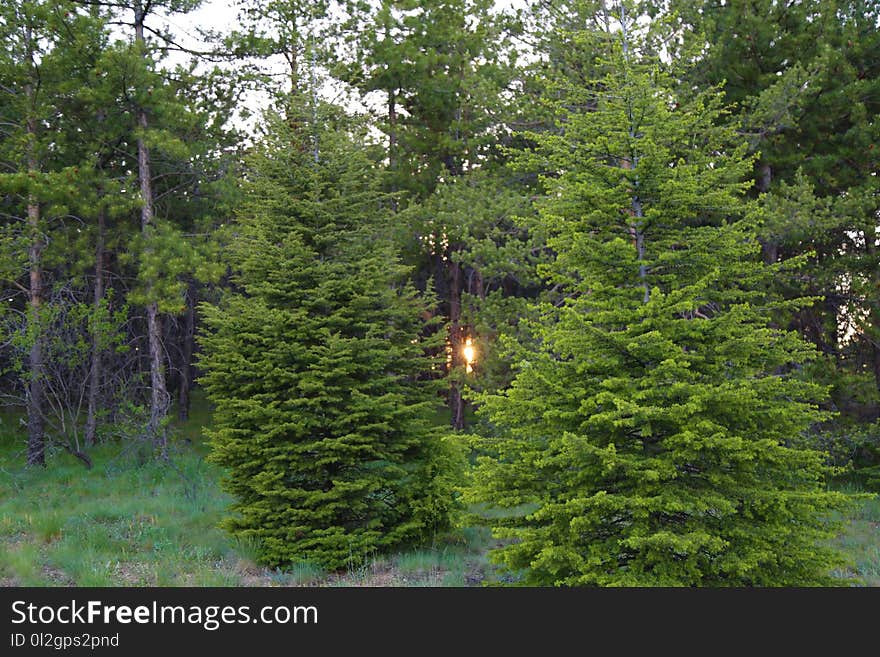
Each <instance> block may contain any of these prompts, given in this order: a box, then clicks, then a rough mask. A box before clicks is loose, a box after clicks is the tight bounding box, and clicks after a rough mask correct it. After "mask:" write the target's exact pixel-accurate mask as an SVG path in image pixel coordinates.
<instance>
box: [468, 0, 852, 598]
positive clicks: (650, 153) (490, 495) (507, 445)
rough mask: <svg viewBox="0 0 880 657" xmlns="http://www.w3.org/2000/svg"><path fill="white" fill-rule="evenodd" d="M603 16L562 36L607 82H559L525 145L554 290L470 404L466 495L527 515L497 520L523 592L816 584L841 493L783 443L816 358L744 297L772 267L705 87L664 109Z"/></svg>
mask: <svg viewBox="0 0 880 657" xmlns="http://www.w3.org/2000/svg"><path fill="white" fill-rule="evenodd" d="M618 10H619V11H621V13H620V14H617V15H616V16H614V17H610V16H607V15H606V17H605V18H606V19H607V22H606V30H604V31H598V32H595V33H593V32H585V31H582V32H576V33H574V34H572V35H571V38H572V39H575V40H576V41H577V42H578V43H579V44H580V45H583V44H584V43H585V42H590V43H591V44H592V48H593V49H594V52H597V53H600V54H601V55H600V56H599V57H597V59H598V60H599V61H597V63H596V65H597V69H596V70H604V71H605V73H604V74H603V76H602V77H601V78H600V79H597V80H596V81H595V82H594V83H593V84H589V85H584V84H575V83H572V82H568V83H566V82H560V83H558V86H557V88H556V89H555V91H557V92H558V93H557V94H555V98H556V99H558V100H555V101H554V105H553V106H554V108H555V110H556V112H557V116H558V121H559V123H558V125H559V128H560V130H559V132H558V134H550V133H543V134H535V135H532V138H533V139H534V140H535V141H536V142H537V144H538V148H537V149H536V150H535V151H534V152H533V153H532V154H531V155H529V156H528V158H529V159H533V158H537V160H538V161H540V163H542V164H543V166H544V167H545V170H548V169H549V170H552V171H553V172H554V173H553V174H552V175H551V176H548V178H547V181H546V182H547V185H548V191H549V193H548V196H547V198H546V201H545V202H544V203H543V205H542V206H541V208H540V216H541V221H542V224H543V228H544V229H545V230H546V231H547V232H548V233H549V234H550V235H551V237H550V242H549V245H550V246H551V247H552V249H553V250H554V251H555V253H556V254H557V256H556V259H555V260H554V262H553V264H552V265H551V266H549V267H547V268H546V270H545V274H546V276H547V278H548V279H549V281H550V282H551V283H552V284H554V285H556V286H558V289H559V290H560V292H561V293H562V297H561V300H560V301H559V303H557V304H547V305H545V306H543V307H541V308H540V311H541V312H542V319H541V321H540V322H539V323H537V324H536V325H535V326H534V327H533V330H534V332H535V334H536V335H537V336H538V337H539V343H540V348H539V349H538V350H537V351H532V352H531V353H529V352H528V351H526V350H523V351H522V352H521V354H520V355H519V359H518V372H517V375H516V378H515V380H514V381H513V384H512V385H511V387H510V388H509V389H508V390H507V391H505V392H504V393H502V394H498V395H484V396H482V397H481V398H480V401H481V402H482V409H481V412H482V414H483V415H484V416H486V418H487V419H488V421H489V425H490V426H492V427H494V431H493V432H492V434H493V435H484V436H483V437H482V438H479V439H477V441H476V442H477V444H478V446H479V447H480V448H481V449H482V450H484V456H482V457H481V458H480V460H479V463H478V467H477V470H476V473H475V479H474V485H473V486H472V488H471V490H470V493H469V496H470V499H471V501H473V502H479V503H483V504H487V505H490V506H493V507H501V508H507V509H513V508H515V507H518V508H519V509H520V510H522V509H526V510H527V512H521V513H513V512H511V513H510V514H509V515H507V516H505V517H503V518H501V519H499V520H498V521H497V523H496V526H495V531H496V532H497V534H498V535H499V536H502V537H505V538H508V539H514V540H512V541H511V542H510V543H509V544H507V545H506V546H504V547H502V548H500V549H498V550H496V551H495V552H494V557H495V558H496V559H497V560H498V561H500V562H502V563H503V564H505V565H506V566H507V567H509V568H511V569H514V570H519V569H522V570H523V571H524V573H525V574H524V580H523V581H524V582H525V583H527V584H541V585H599V586H607V585H631V586H642V585H668V586H672V585H674V586H679V585H681V586H687V585H701V586H725V585H764V586H769V585H813V584H821V583H826V582H829V581H831V580H830V575H829V570H830V567H831V565H832V564H833V563H834V561H835V555H834V553H833V552H832V551H831V550H829V549H828V548H826V547H823V545H822V539H825V538H827V537H829V536H831V535H832V532H833V524H832V523H831V521H830V520H829V512H830V511H831V510H832V509H834V508H837V507H838V506H840V505H842V504H843V503H844V497H843V496H842V495H839V494H835V493H830V492H827V491H826V489H825V488H824V485H823V476H824V474H825V470H824V466H823V464H822V459H821V455H820V454H818V453H814V452H812V451H804V450H799V449H794V448H792V447H790V446H788V443H787V441H788V440H789V439H791V438H793V437H796V436H797V435H798V434H799V433H800V432H802V431H804V430H805V429H806V428H807V427H808V426H810V424H811V423H812V422H814V421H815V420H816V418H817V410H816V407H815V405H814V403H813V400H815V399H816V398H817V397H819V396H820V395H821V394H822V393H823V390H822V389H821V388H820V387H819V386H817V385H815V384H812V383H809V382H805V381H802V380H799V379H798V378H796V377H794V376H790V375H789V372H791V371H792V369H793V368H792V365H793V364H797V363H801V362H803V361H805V360H807V359H809V358H810V357H811V356H812V355H813V349H812V348H810V347H808V346H807V345H806V344H805V343H804V342H802V341H801V340H800V339H799V338H798V337H797V336H796V335H795V334H793V333H790V332H785V331H783V330H779V329H774V328H773V327H772V326H771V323H770V321H769V319H768V318H769V317H770V311H771V310H772V309H773V308H774V305H775V304H774V302H773V301H772V300H771V299H769V298H766V295H763V294H762V293H761V292H759V290H761V289H766V286H765V285H763V284H764V283H765V282H766V278H767V277H768V276H772V275H773V272H774V271H775V270H776V268H777V267H778V266H777V267H774V266H770V265H764V264H761V262H760V258H759V255H758V250H759V247H758V245H757V241H756V234H757V233H756V226H755V219H754V217H750V216H749V213H748V212H747V211H746V209H747V207H748V206H747V205H746V204H745V202H744V201H743V200H742V195H743V192H744V191H745V188H746V185H744V184H742V183H741V182H740V181H742V180H744V179H745V178H746V177H747V174H748V172H749V171H750V168H751V166H752V164H751V161H750V160H749V159H748V158H746V157H745V155H744V152H745V147H744V146H737V145H736V142H737V140H736V138H735V135H734V134H733V133H732V131H730V130H727V129H725V128H723V127H719V124H720V123H721V122H720V121H719V119H720V118H721V117H722V116H723V114H724V110H723V107H722V106H721V101H720V100H719V97H718V94H717V92H716V90H714V89H708V90H706V91H705V92H704V93H703V94H701V95H699V96H697V97H696V98H695V99H694V100H693V101H691V102H689V103H688V104H687V105H684V104H682V105H681V106H679V105H677V104H676V102H675V98H673V97H672V93H671V92H670V91H669V89H670V85H669V83H668V81H667V80H666V78H665V76H664V74H663V73H662V72H661V65H660V63H659V62H652V61H651V59H650V57H647V56H646V51H649V50H650V48H649V46H650V44H649V43H647V42H646V41H643V40H639V41H641V43H639V42H637V39H636V37H635V34H634V32H635V30H636V29H637V24H636V23H635V21H633V20H631V18H630V17H629V16H627V15H626V13H625V12H623V11H622V10H620V8H619V7H618ZM655 52H656V51H655ZM569 80H571V78H569ZM739 141H741V140H739ZM534 165H535V162H531V163H530V166H534ZM486 434H488V432H486ZM520 505H523V506H520Z"/></svg>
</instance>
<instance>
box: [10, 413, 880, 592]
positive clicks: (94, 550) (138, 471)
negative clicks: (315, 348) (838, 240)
mask: <svg viewBox="0 0 880 657" xmlns="http://www.w3.org/2000/svg"><path fill="white" fill-rule="evenodd" d="M207 421H208V413H207V410H206V409H203V408H200V409H196V411H195V412H194V413H193V416H192V417H191V419H190V421H189V422H188V423H186V424H184V425H179V426H177V427H175V428H174V436H175V440H174V450H173V456H172V463H173V464H174V466H173V467H168V466H167V465H166V464H161V463H156V462H149V461H148V462H145V463H144V462H138V460H137V458H136V455H134V454H128V453H126V452H125V451H124V450H121V449H120V448H119V447H115V446H111V445H105V446H101V447H99V448H96V449H94V450H92V451H91V452H90V455H91V456H92V459H93V461H94V467H93V468H92V469H90V470H86V469H85V467H84V466H83V464H82V462H80V461H79V460H77V459H76V458H74V457H72V456H70V455H69V454H67V453H64V452H60V453H57V454H53V455H52V457H51V467H49V468H47V469H45V470H44V469H39V468H25V467H23V465H22V464H23V462H24V445H23V441H22V440H21V433H22V431H21V428H20V427H19V426H18V421H17V420H16V419H14V418H10V417H7V416H2V417H0V586H69V585H75V586H479V585H482V584H485V583H491V582H493V581H497V580H498V577H499V575H498V573H497V571H496V569H495V568H494V566H493V565H492V564H490V562H489V560H488V558H487V556H486V555H487V552H488V550H489V549H491V547H493V545H496V544H497V541H495V540H494V539H492V537H491V535H490V532H489V530H488V528H486V527H462V528H459V529H457V530H455V531H451V532H449V533H448V534H447V535H445V536H442V537H438V538H437V539H435V541H434V543H433V544H432V545H430V546H426V547H424V548H422V549H419V550H415V551H409V552H402V553H399V554H395V555H391V556H387V557H377V558H375V559H373V560H371V561H370V562H369V563H368V564H366V565H359V566H357V567H354V568H351V569H349V570H348V571H345V572H340V573H326V572H322V571H321V570H319V569H317V568H314V567H312V566H310V565H308V564H301V565H299V566H295V567H293V568H290V569H288V570H285V571H279V570H270V569H266V568H263V567H260V566H258V565H257V563H256V560H255V558H254V549H253V546H252V545H248V544H246V543H243V542H240V541H236V540H235V539H232V538H231V537H229V536H228V535H227V534H226V533H225V532H223V531H222V530H220V529H218V528H217V523H218V522H219V520H220V518H221V517H222V516H223V514H224V512H225V508H226V506H227V504H228V503H229V497H228V496H227V495H226V494H225V493H223V492H222V491H221V490H220V488H219V478H220V471H219V469H218V468H217V467H216V466H213V465H211V464H209V463H207V462H205V460H204V456H205V454H206V452H207V448H206V446H205V444H204V442H203V439H202V437H201V436H200V427H201V426H203V425H204V423H205V422H207ZM837 543H838V545H839V546H840V547H841V548H842V549H843V550H844V552H845V553H846V554H847V556H848V557H849V559H850V561H851V566H850V567H849V568H848V569H847V570H846V571H841V572H840V573H839V575H840V576H841V577H842V578H845V579H847V580H851V581H857V582H860V583H861V584H863V585H867V586H880V499H878V498H877V497H875V498H874V499H868V500H863V501H861V502H860V503H859V506H858V507H857V509H856V510H855V512H854V513H853V514H852V516H851V517H850V519H849V522H848V525H847V529H846V532H845V533H844V534H843V535H841V536H840V537H839V538H838V540H837Z"/></svg>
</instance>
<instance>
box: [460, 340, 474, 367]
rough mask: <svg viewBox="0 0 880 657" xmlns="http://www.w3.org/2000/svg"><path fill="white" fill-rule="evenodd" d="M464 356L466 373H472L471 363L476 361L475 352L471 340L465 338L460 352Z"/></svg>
mask: <svg viewBox="0 0 880 657" xmlns="http://www.w3.org/2000/svg"><path fill="white" fill-rule="evenodd" d="M461 353H462V354H463V355H464V362H465V364H466V366H467V371H468V372H473V371H474V368H473V363H474V361H475V360H476V359H477V350H476V349H475V348H474V343H473V340H471V339H470V338H467V339H466V340H465V341H464V349H462V352H461Z"/></svg>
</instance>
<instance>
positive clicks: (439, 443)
mask: <svg viewBox="0 0 880 657" xmlns="http://www.w3.org/2000/svg"><path fill="white" fill-rule="evenodd" d="M324 118H326V117H324ZM302 123H304V122H295V123H294V125H293V126H291V122H290V121H281V120H278V121H276V122H274V123H273V124H272V134H271V136H270V137H268V138H267V140H266V142H265V143H264V144H263V146H262V147H261V148H260V149H258V151H257V153H256V154H255V155H254V157H253V159H252V161H251V163H250V164H251V166H250V169H249V171H248V174H247V179H248V184H247V190H246V191H247V194H246V199H247V200H246V203H245V205H244V207H243V208H242V210H241V212H240V213H239V217H238V222H237V224H236V225H235V227H234V232H235V238H234V239H233V241H232V244H231V247H230V249H231V254H230V255H231V261H232V265H233V270H234V271H235V283H236V287H237V291H236V292H233V293H230V294H228V295H226V297H225V298H224V299H223V301H222V302H221V303H220V304H218V305H216V306H208V305H205V306H203V309H204V321H205V324H206V326H207V329H206V332H205V334H204V335H203V336H202V337H201V345H202V348H203V356H202V359H201V367H202V368H203V369H204V371H205V372H206V373H205V375H204V377H203V378H202V383H203V385H204V386H205V388H206V389H207V392H208V396H209V398H210V399H211V401H212V402H213V403H214V404H215V405H216V411H215V416H214V424H213V428H212V430H211V431H210V437H211V440H212V446H213V454H212V458H213V460H214V461H215V462H217V463H220V464H221V465H224V466H226V467H227V468H228V473H229V474H228V477H227V479H226V487H227V490H229V491H230V492H231V493H232V494H233V495H235V497H236V501H235V503H234V505H233V510H234V511H235V512H236V514H235V515H234V516H233V517H230V518H228V519H227V520H226V522H225V526H226V528H228V529H229V530H230V531H231V532H232V533H233V534H235V535H237V536H242V537H252V538H255V539H257V541H258V543H259V545H260V556H261V559H262V561H264V562H265V563H267V564H270V565H283V564H288V563H291V562H296V561H301V560H306V561H310V562H312V563H316V564H319V565H320V566H322V567H325V568H332V569H336V568H341V567H343V566H346V565H351V564H353V563H354V564H357V563H359V562H361V561H362V560H363V559H364V558H366V557H367V556H368V555H370V554H372V553H375V552H382V551H385V550H388V549H390V548H392V547H395V546H400V545H403V544H408V543H413V542H415V541H418V540H422V539H426V538H428V537H430V536H431V535H433V534H434V533H435V532H436V531H438V530H441V529H443V528H445V527H446V526H447V525H448V523H449V518H450V511H451V508H452V505H453V498H454V496H453V493H452V484H453V483H454V482H453V478H452V464H453V463H454V459H453V456H452V451H450V449H449V448H448V447H447V444H446V443H445V442H444V439H443V435H442V429H440V428H439V427H436V426H435V423H434V422H433V421H432V420H433V418H434V416H435V415H436V408H437V406H438V404H439V403H440V399H439V397H438V389H437V387H436V380H435V379H434V378H432V377H431V376H430V374H431V367H432V361H431V359H430V358H429V357H427V356H426V347H427V346H429V345H427V344H426V343H427V342H430V339H428V338H425V337H424V329H425V322H424V320H423V318H422V311H423V309H424V308H423V307H424V304H423V302H422V301H421V300H420V299H419V298H418V297H417V296H416V293H415V291H414V290H413V288H412V287H411V286H409V285H407V284H405V282H404V281H405V277H406V272H405V271H404V269H403V268H402V267H401V266H400V265H399V264H398V263H397V260H396V257H395V253H394V249H393V246H392V243H391V241H390V240H389V239H388V231H389V228H388V226H386V225H384V224H383V221H382V219H381V218H382V217H383V212H382V209H381V206H382V198H381V193H380V192H379V191H378V186H377V184H376V183H377V181H378V176H377V175H376V167H375V165H374V164H373V163H371V162H370V161H369V160H368V158H367V157H366V156H365V155H364V153H363V151H362V150H360V149H359V148H357V147H356V146H354V145H353V143H352V141H351V137H350V136H347V135H346V134H344V132H342V131H332V130H327V129H325V130H324V131H322V134H321V135H320V140H319V144H320V148H319V150H318V151H317V158H316V157H315V155H316V151H315V150H314V142H313V136H314V135H313V134H312V128H310V127H307V126H303V125H302ZM385 216H387V215H385Z"/></svg>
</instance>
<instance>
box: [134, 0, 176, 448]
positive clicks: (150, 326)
mask: <svg viewBox="0 0 880 657" xmlns="http://www.w3.org/2000/svg"><path fill="white" fill-rule="evenodd" d="M144 18H145V14H144V11H143V8H142V7H141V5H140V4H138V5H137V6H136V8H135V39H136V41H137V43H138V44H139V45H140V46H141V48H142V49H143V48H144V44H145V40H144ZM142 54H143V55H144V56H146V52H145V51H144V52H143V53H142ZM137 118H138V127H139V128H140V129H141V134H140V135H139V136H138V140H137V154H138V182H139V183H140V188H141V200H142V205H141V232H142V233H143V234H144V236H145V242H146V248H147V249H148V250H149V248H150V239H149V232H150V228H151V226H152V223H153V187H152V177H151V174H150V151H149V149H148V148H147V144H146V142H145V141H144V133H145V132H146V130H147V127H148V123H147V113H146V111H145V110H144V109H143V108H142V107H139V108H138V110H137ZM151 290H152V286H151V285H150V284H149V282H148V283H147V294H148V295H149V294H150V292H151ZM146 310H147V341H148V344H149V352H150V353H149V358H150V419H149V422H148V424H147V436H148V438H150V439H151V440H152V441H153V444H154V446H155V448H156V449H157V451H158V452H159V454H160V456H162V457H163V458H164V457H166V456H167V454H168V443H167V436H166V434H165V426H164V424H165V417H166V416H167V415H168V406H169V396H168V390H167V387H166V385H165V367H164V363H165V359H164V354H163V352H164V349H163V347H162V324H161V322H160V321H159V304H158V303H157V302H156V301H153V302H150V303H148V304H147V308H146Z"/></svg>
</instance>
